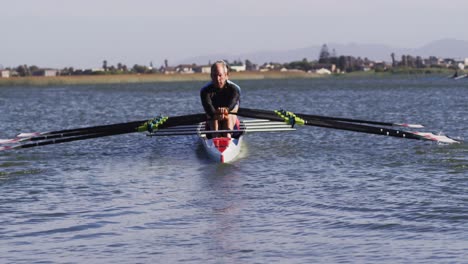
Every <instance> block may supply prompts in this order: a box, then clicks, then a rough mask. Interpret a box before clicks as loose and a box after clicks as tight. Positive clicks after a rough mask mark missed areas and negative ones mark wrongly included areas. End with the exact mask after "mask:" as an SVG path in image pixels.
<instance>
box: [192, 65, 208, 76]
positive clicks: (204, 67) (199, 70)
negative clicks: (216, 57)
mask: <svg viewBox="0 0 468 264" xmlns="http://www.w3.org/2000/svg"><path fill="white" fill-rule="evenodd" d="M193 71H194V72H197V73H207V74H210V73H211V66H210V65H202V66H197V67H194V68H193Z"/></svg>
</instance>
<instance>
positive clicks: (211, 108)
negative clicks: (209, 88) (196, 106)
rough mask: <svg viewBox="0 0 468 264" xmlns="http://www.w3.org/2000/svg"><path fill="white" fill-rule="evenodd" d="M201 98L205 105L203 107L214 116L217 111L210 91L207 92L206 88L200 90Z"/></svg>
mask: <svg viewBox="0 0 468 264" xmlns="http://www.w3.org/2000/svg"><path fill="white" fill-rule="evenodd" d="M200 98H201V102H202V105H203V109H205V112H206V113H207V114H208V115H209V116H210V117H213V116H214V115H215V113H216V109H215V108H214V106H213V102H212V101H211V97H210V95H209V93H207V92H206V91H205V90H204V89H203V90H201V91H200Z"/></svg>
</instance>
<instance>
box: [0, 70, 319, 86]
mask: <svg viewBox="0 0 468 264" xmlns="http://www.w3.org/2000/svg"><path fill="white" fill-rule="evenodd" d="M327 76H328V75H326V76H324V75H320V74H316V73H306V72H233V73H230V78H231V79H232V80H262V79H293V78H323V77H327ZM208 80H210V75H209V74H206V73H193V74H116V75H81V76H55V77H43V76H30V77H10V78H0V87H2V86H3V87H5V86H56V85H85V84H125V83H156V82H188V81H208Z"/></svg>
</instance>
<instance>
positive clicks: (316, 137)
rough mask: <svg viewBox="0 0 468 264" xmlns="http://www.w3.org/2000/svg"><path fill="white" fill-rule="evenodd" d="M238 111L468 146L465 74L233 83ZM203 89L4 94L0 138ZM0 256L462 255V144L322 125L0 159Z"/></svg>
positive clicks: (467, 178)
mask: <svg viewBox="0 0 468 264" xmlns="http://www.w3.org/2000/svg"><path fill="white" fill-rule="evenodd" d="M238 83H239V84H240V85H241V87H242V89H243V100H242V105H243V106H245V107H250V108H262V109H280V108H284V109H288V110H290V111H296V112H303V113H311V114H322V115H329V116H344V117H351V118H361V119H369V120H379V121H395V122H412V123H423V124H425V125H426V126H427V129H426V130H429V131H431V132H437V133H438V132H444V133H446V134H448V135H450V136H452V137H455V138H462V139H467V138H468V136H467V128H468V100H467V98H468V80H459V81H453V80H447V79H439V78H430V79H427V78H426V79H407V78H405V79H396V78H395V79H326V80H262V81H240V82H238ZM201 85H202V83H197V82H194V83H158V84H131V85H128V84H125V85H109V86H74V87H42V88H37V87H27V88H26V87H15V88H5V87H3V88H0V138H9V137H11V136H14V135H15V134H17V133H19V132H31V131H50V130H58V129H63V128H74V127H80V126H90V125H100V124H109V123H119V122H126V121H134V120H140V119H149V118H152V117H154V116H156V115H159V114H164V115H169V116H171V115H182V114H191V113H199V112H201V111H202V108H201V106H200V104H199V97H198V90H199V88H200V87H201ZM0 192H1V193H0V238H1V239H0V262H1V263H175V262H182V261H184V262H186V263H317V262H321V263H376V262H378V263H468V147H467V144H466V143H465V144H461V145H437V144H435V143H431V142H422V141H415V140H405V139H395V138H386V137H382V136H375V135H367V134H360V133H354V132H346V131H339V130H330V129H324V128H314V127H303V128H299V129H298V131H295V132H292V133H283V134H281V133H280V134H278V133H276V134H275V133H267V134H250V135H248V137H246V138H245V144H244V149H243V152H242V153H241V157H240V158H239V159H237V160H236V161H235V162H233V163H232V164H216V163H213V162H211V161H210V160H208V158H207V157H206V155H205V153H204V150H203V149H202V147H201V144H200V143H199V142H198V141H197V139H196V137H193V136H188V137H173V138H148V137H146V136H145V135H144V134H130V135H124V136H115V137H107V138H101V139H94V140H87V141H78V142H73V143H66V144H58V145H51V146H44V147H38V148H31V149H25V150H19V151H6V152H1V153H0Z"/></svg>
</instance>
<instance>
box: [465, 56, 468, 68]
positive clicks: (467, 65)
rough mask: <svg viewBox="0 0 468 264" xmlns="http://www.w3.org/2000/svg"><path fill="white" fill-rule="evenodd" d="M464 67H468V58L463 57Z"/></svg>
mask: <svg viewBox="0 0 468 264" xmlns="http://www.w3.org/2000/svg"><path fill="white" fill-rule="evenodd" d="M465 67H468V58H465Z"/></svg>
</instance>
